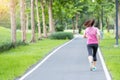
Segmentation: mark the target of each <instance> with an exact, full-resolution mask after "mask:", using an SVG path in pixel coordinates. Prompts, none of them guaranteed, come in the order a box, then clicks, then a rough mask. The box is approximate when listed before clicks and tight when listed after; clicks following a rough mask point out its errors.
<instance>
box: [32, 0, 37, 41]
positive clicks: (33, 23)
mask: <svg viewBox="0 0 120 80" xmlns="http://www.w3.org/2000/svg"><path fill="white" fill-rule="evenodd" d="M34 2H35V1H34V0H31V29H32V38H31V42H35V41H36V40H35V20H34V18H35V17H34Z"/></svg>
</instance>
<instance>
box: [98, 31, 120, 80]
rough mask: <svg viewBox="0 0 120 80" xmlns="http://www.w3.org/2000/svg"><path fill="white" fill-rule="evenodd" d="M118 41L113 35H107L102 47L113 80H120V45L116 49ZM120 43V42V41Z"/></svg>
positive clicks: (102, 41)
mask: <svg viewBox="0 0 120 80" xmlns="http://www.w3.org/2000/svg"><path fill="white" fill-rule="evenodd" d="M115 42H116V40H115V39H114V36H113V34H112V33H105V36H104V39H103V40H101V43H100V47H101V51H102V53H103V55H104V59H105V62H106V65H107V67H108V69H109V71H110V74H111V75H112V78H113V79H112V80H120V69H119V68H120V45H119V47H114V45H115ZM119 42H120V40H119Z"/></svg>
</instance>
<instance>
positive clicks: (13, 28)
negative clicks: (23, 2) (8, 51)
mask: <svg viewBox="0 0 120 80" xmlns="http://www.w3.org/2000/svg"><path fill="white" fill-rule="evenodd" d="M10 16H11V41H12V43H13V44H14V45H15V43H16V16H15V0H10Z"/></svg>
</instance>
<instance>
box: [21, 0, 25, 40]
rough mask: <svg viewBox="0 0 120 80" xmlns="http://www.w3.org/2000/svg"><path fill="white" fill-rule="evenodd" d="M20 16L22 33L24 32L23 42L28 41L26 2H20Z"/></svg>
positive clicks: (23, 0)
mask: <svg viewBox="0 0 120 80" xmlns="http://www.w3.org/2000/svg"><path fill="white" fill-rule="evenodd" d="M20 8H21V11H20V15H21V31H22V42H25V41H26V25H25V24H26V21H25V0H20Z"/></svg>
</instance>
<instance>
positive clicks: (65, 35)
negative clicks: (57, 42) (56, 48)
mask: <svg viewBox="0 0 120 80" xmlns="http://www.w3.org/2000/svg"><path fill="white" fill-rule="evenodd" d="M49 38H50V39H72V38H73V33H71V32H56V33H53V34H51V35H50V36H49Z"/></svg>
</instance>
